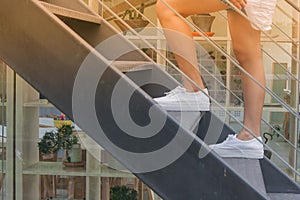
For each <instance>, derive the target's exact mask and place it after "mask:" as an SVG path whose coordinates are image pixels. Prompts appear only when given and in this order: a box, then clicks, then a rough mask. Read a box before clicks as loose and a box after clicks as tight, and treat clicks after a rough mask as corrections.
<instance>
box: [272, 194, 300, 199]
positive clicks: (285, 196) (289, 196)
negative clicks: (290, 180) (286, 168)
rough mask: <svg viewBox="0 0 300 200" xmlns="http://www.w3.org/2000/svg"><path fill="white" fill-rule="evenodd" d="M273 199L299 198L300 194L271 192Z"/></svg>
mask: <svg viewBox="0 0 300 200" xmlns="http://www.w3.org/2000/svg"><path fill="white" fill-rule="evenodd" d="M268 195H269V197H270V199H271V200H283V199H284V200H299V199H300V194H294V193H269V194H268Z"/></svg>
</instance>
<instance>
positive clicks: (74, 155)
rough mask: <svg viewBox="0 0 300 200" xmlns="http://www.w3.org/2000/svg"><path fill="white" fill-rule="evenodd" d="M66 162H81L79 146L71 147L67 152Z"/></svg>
mask: <svg viewBox="0 0 300 200" xmlns="http://www.w3.org/2000/svg"><path fill="white" fill-rule="evenodd" d="M67 160H68V162H69V163H80V162H82V150H81V146H80V144H73V145H72V148H71V149H70V150H68V154H67Z"/></svg>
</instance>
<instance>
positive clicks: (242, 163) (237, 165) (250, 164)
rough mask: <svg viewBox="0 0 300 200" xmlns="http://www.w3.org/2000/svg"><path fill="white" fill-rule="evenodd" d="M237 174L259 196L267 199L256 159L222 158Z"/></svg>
mask: <svg viewBox="0 0 300 200" xmlns="http://www.w3.org/2000/svg"><path fill="white" fill-rule="evenodd" d="M224 161H225V162H227V163H228V164H229V165H230V166H231V167H232V168H233V169H234V170H235V171H237V172H238V174H239V175H240V176H241V177H242V178H244V179H245V180H247V181H248V183H249V184H250V185H251V186H252V187H254V188H255V189H256V190H257V191H259V192H260V194H262V195H264V196H266V197H267V193H266V188H265V183H264V180H263V175H262V171H261V168H260V163H259V160H258V159H246V158H224Z"/></svg>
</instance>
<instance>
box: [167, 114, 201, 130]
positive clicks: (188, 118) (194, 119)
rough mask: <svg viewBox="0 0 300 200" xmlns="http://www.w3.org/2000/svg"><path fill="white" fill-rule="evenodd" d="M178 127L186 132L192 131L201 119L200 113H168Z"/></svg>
mask: <svg viewBox="0 0 300 200" xmlns="http://www.w3.org/2000/svg"><path fill="white" fill-rule="evenodd" d="M168 113H169V114H170V115H171V116H172V117H173V118H175V119H176V120H177V121H178V122H179V123H180V125H182V126H183V127H184V128H186V129H188V130H194V129H195V128H196V126H197V125H198V124H199V121H200V119H201V112H179V111H178V112H177V111H171V112H168Z"/></svg>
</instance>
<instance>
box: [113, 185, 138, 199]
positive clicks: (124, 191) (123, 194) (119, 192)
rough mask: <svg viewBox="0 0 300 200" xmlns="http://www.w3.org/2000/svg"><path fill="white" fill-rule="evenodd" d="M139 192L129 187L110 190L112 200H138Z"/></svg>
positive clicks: (116, 187)
mask: <svg viewBox="0 0 300 200" xmlns="http://www.w3.org/2000/svg"><path fill="white" fill-rule="evenodd" d="M137 199H138V195H137V191H136V190H134V189H132V188H129V187H127V186H124V185H123V186H114V187H111V188H110V200H137Z"/></svg>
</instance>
